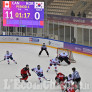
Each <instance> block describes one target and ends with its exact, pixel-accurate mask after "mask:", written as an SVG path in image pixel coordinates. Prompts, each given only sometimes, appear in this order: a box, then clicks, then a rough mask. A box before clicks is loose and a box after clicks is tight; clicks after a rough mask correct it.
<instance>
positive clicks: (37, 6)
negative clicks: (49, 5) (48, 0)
mask: <svg viewBox="0 0 92 92" xmlns="http://www.w3.org/2000/svg"><path fill="white" fill-rule="evenodd" d="M35 8H40V9H44V2H35Z"/></svg>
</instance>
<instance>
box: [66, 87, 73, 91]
mask: <svg viewBox="0 0 92 92" xmlns="http://www.w3.org/2000/svg"><path fill="white" fill-rule="evenodd" d="M66 92H75V90H74V88H73V87H69V88H67V90H66Z"/></svg>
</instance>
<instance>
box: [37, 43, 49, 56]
mask: <svg viewBox="0 0 92 92" xmlns="http://www.w3.org/2000/svg"><path fill="white" fill-rule="evenodd" d="M43 50H45V52H46V54H47V55H48V57H49V53H48V51H47V47H46V45H45V43H43V45H42V47H41V51H40V52H39V56H40V55H41V53H42V51H43Z"/></svg>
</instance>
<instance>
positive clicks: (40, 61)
mask: <svg viewBox="0 0 92 92" xmlns="http://www.w3.org/2000/svg"><path fill="white" fill-rule="evenodd" d="M7 50H8V51H10V52H12V53H13V57H14V59H15V60H16V61H17V63H18V64H17V65H16V64H15V63H14V62H13V61H10V65H8V64H7V61H2V62H0V92H62V91H61V90H60V86H57V87H55V80H54V79H55V76H56V73H55V71H54V67H52V68H51V70H50V71H49V72H48V73H47V72H46V70H47V68H48V66H49V60H50V59H52V58H55V57H56V55H57V54H56V49H52V48H48V51H49V54H50V57H48V56H47V55H46V53H45V52H43V53H42V55H41V56H40V57H39V56H38V53H39V51H40V46H34V45H27V44H7V43H0V60H2V59H4V55H5V53H6V51H7ZM73 55H74V59H75V60H76V63H72V64H71V65H69V66H58V72H62V73H64V74H65V75H68V74H70V73H72V69H71V68H72V67H76V69H77V71H79V74H80V76H81V78H82V80H81V91H80V92H92V57H88V56H84V55H80V54H75V53H73ZM26 64H29V66H30V73H31V75H32V76H31V77H29V78H28V81H29V82H28V83H24V82H22V83H19V79H18V78H16V75H17V76H20V70H21V69H22V68H23V67H25V65H26ZM37 65H41V68H42V69H43V72H44V75H45V77H46V78H48V79H50V80H51V81H45V80H43V79H42V83H39V80H38V77H37V75H36V74H35V73H34V72H32V71H31V69H32V68H35V67H36V66H37Z"/></svg>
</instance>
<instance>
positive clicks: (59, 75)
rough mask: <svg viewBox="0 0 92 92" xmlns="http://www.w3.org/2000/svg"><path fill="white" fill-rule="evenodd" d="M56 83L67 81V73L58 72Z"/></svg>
mask: <svg viewBox="0 0 92 92" xmlns="http://www.w3.org/2000/svg"><path fill="white" fill-rule="evenodd" d="M55 80H56V83H55V85H57V84H62V83H63V82H64V81H65V75H64V74H62V73H58V74H57V76H56V77H55Z"/></svg>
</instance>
